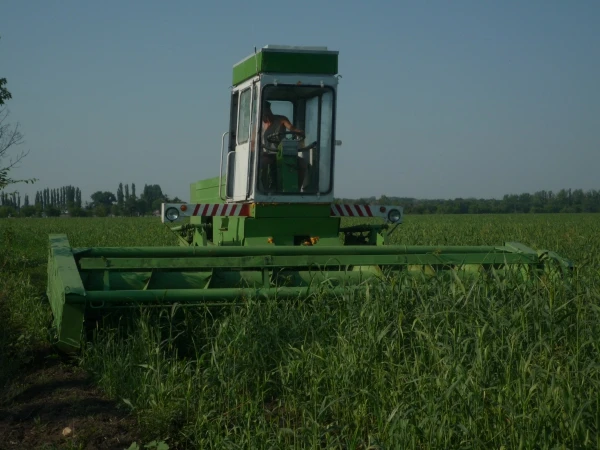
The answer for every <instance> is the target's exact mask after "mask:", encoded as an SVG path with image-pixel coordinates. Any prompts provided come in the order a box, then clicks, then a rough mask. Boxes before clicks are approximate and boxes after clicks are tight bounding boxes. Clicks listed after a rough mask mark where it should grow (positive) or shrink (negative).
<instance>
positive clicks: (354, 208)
mask: <svg viewBox="0 0 600 450" xmlns="http://www.w3.org/2000/svg"><path fill="white" fill-rule="evenodd" d="M392 210H396V211H397V212H399V213H400V219H402V211H403V208H402V207H400V206H389V205H344V204H341V205H340V204H336V203H332V204H331V215H332V216H334V217H381V218H383V219H387V218H388V214H389V213H390V211H392Z"/></svg>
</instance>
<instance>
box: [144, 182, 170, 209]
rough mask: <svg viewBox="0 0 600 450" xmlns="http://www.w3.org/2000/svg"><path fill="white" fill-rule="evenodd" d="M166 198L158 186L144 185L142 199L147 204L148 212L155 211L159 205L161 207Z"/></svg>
mask: <svg viewBox="0 0 600 450" xmlns="http://www.w3.org/2000/svg"><path fill="white" fill-rule="evenodd" d="M164 198H165V196H164V195H163V192H162V189H161V188H160V186H159V185H158V184H151V185H147V184H145V185H144V190H143V192H142V196H141V199H142V200H143V202H144V203H145V209H146V210H147V211H152V210H154V209H155V205H156V204H157V203H158V205H159V206H160V203H162V201H163V200H164Z"/></svg>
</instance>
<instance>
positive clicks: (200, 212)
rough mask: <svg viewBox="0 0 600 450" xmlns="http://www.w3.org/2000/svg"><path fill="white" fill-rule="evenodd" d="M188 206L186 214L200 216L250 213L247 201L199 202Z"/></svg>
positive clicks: (241, 215)
mask: <svg viewBox="0 0 600 450" xmlns="http://www.w3.org/2000/svg"><path fill="white" fill-rule="evenodd" d="M187 206H188V212H187V215H188V216H202V217H225V216H227V217H243V216H246V217H247V216H249V215H250V205H249V204H247V203H226V204H218V203H199V204H196V205H187Z"/></svg>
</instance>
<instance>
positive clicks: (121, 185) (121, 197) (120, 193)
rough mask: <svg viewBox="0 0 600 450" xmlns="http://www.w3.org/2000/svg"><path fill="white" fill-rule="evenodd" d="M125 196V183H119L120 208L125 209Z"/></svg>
mask: <svg viewBox="0 0 600 450" xmlns="http://www.w3.org/2000/svg"><path fill="white" fill-rule="evenodd" d="M124 196H125V195H124V193H123V183H119V187H118V188H117V205H119V207H120V208H122V207H123V203H124V201H125V198H124Z"/></svg>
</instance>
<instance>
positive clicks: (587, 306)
mask: <svg viewBox="0 0 600 450" xmlns="http://www.w3.org/2000/svg"><path fill="white" fill-rule="evenodd" d="M599 219H600V216H597V215H596V216H594V215H555V216H544V215H535V216H534V215H527V216H526V215H521V216H475V217H474V216H468V217H465V216H431V217H408V218H407V221H406V223H405V224H403V225H402V227H401V228H400V229H399V231H397V232H396V234H395V235H394V242H396V243H402V244H416V245H418V244H421V245H435V244H442V245H443V244H447V245H501V244H502V243H503V242H504V241H511V240H512V241H520V242H522V243H524V244H526V245H530V246H531V247H534V248H547V249H550V250H555V251H557V252H558V253H559V254H561V255H563V256H566V257H569V258H571V259H572V260H574V261H575V262H576V263H577V264H578V267H577V269H576V271H575V273H574V277H573V280H572V281H571V282H569V283H562V282H556V283H548V282H544V283H542V282H539V283H533V284H528V285H525V284H521V283H518V282H517V281H516V280H512V279H510V278H502V279H497V280H494V279H491V280H483V279H481V280H477V281H473V282H471V283H470V284H468V283H465V284H460V283H457V282H454V281H452V280H432V281H431V282H429V283H424V282H421V281H418V280H413V281H411V282H403V281H405V280H390V281H389V282H388V283H385V284H381V285H377V286H374V287H372V288H370V289H369V290H368V291H364V290H362V291H358V290H357V291H349V292H348V293H347V294H345V295H344V296H337V297H336V296H324V295H322V294H321V295H320V294H315V295H313V296H311V297H309V298H305V299H300V300H298V301H293V302H290V301H286V302H283V301H278V300H277V299H271V300H269V301H263V302H250V303H248V304H246V305H245V306H244V307H242V308H237V309H235V308H231V309H226V310H222V311H214V310H210V311H209V310H202V309H183V308H179V307H177V306H174V307H172V308H165V309H162V310H140V311H137V312H134V313H132V314H130V315H129V316H127V317H123V318H121V319H120V320H118V318H117V319H115V320H116V321H115V320H112V321H109V320H107V323H106V326H105V327H103V328H99V329H98V330H97V331H96V332H95V333H94V336H93V339H92V340H91V341H90V343H89V345H88V346H87V347H86V349H85V350H84V352H83V353H82V355H81V364H82V365H83V366H84V367H85V368H87V369H88V370H89V371H90V373H92V374H93V375H94V376H95V378H96V379H97V381H98V383H99V384H100V386H102V387H103V388H104V389H105V391H106V392H107V393H108V394H109V395H110V396H112V397H115V398H119V399H121V400H122V401H123V402H124V403H125V404H128V405H129V406H130V407H131V408H132V411H133V412H134V413H135V414H137V416H138V417H139V419H140V423H141V424H142V426H143V427H144V430H145V431H146V432H147V434H148V436H149V437H152V438H156V439H168V440H167V442H168V443H169V444H170V445H171V446H172V447H180V448H186V447H187V448H344V449H352V448H356V449H366V448H406V447H409V448H415V447H416V448H488V447H489V448H502V447H504V448H590V447H591V448H598V447H600V443H599V442H598V432H599V426H600V409H599V401H600V400H599V395H598V392H600V386H599V383H600V377H599V370H600V363H599V362H598V361H600V358H599V356H600V355H599V347H600V321H599V319H600V317H599V315H600V284H599V282H598V279H599V276H600V259H599V257H598V254H599V252H598V251H599V250H600V239H599V238H598V234H597V229H598V224H599V222H598V220H599ZM17 224H18V225H17ZM9 228H10V230H12V231H11V232H12V233H13V234H12V236H16V238H15V239H13V241H12V242H13V243H14V242H18V244H13V247H14V248H13V252H12V253H11V256H10V262H9V263H10V266H11V269H10V270H9V271H8V272H3V273H2V278H0V291H1V292H3V293H4V294H3V295H4V298H5V299H6V298H10V299H13V300H14V301H10V302H3V303H4V304H5V305H8V309H9V311H8V313H7V314H8V315H9V316H10V317H12V318H14V320H13V319H11V323H15V324H17V323H18V324H19V327H20V329H23V330H28V329H36V328H37V329H38V330H41V332H43V331H44V330H43V327H40V325H39V324H41V323H44V321H46V320H47V316H44V314H46V313H47V311H48V310H47V307H44V306H40V299H41V296H42V295H43V291H44V289H45V265H44V261H45V258H46V254H47V253H46V252H47V234H48V233H50V232H65V233H67V234H68V235H69V239H70V242H71V243H72V245H74V246H99V245H109V246H112V245H114V246H124V245H164V244H172V243H174V239H173V237H172V236H170V235H168V233H165V231H164V230H163V229H162V228H161V227H160V224H155V223H154V222H151V221H145V220H139V219H126V220H121V219H99V220H96V219H93V220H92V219H78V220H73V221H71V220H58V219H57V220H51V219H49V220H41V219H38V220H31V221H26V220H23V221H21V220H19V221H12V222H11V221H4V222H3V223H0V231H2V232H4V231H6V230H7V229H9ZM0 253H1V252H0ZM6 273H9V274H10V276H5V274H6Z"/></svg>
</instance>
